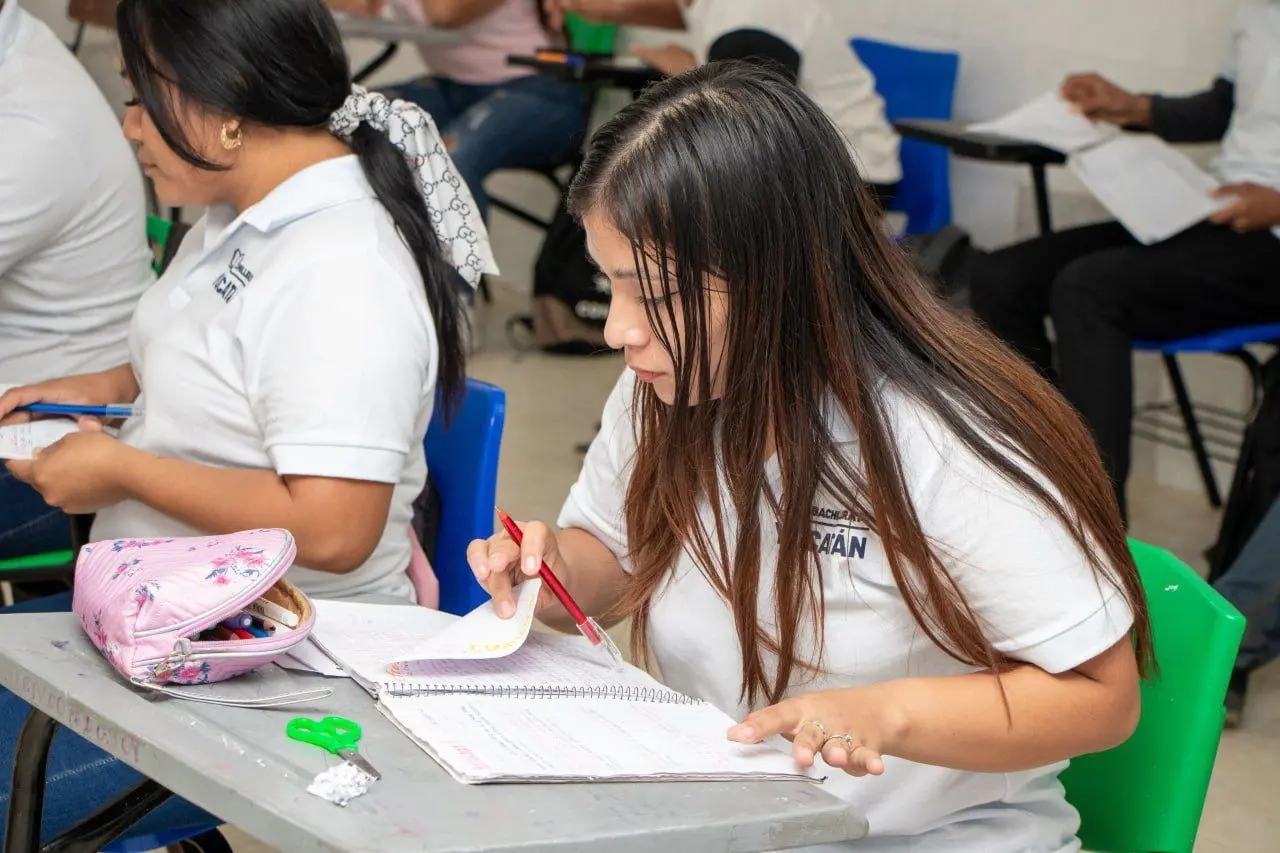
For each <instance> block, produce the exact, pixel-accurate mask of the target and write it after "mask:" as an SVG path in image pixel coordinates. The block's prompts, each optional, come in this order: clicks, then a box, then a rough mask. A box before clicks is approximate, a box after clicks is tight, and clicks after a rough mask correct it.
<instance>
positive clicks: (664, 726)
mask: <svg viewBox="0 0 1280 853" xmlns="http://www.w3.org/2000/svg"><path fill="white" fill-rule="evenodd" d="M379 707H380V709H381V710H383V712H384V713H385V714H387V716H388V717H389V718H390V719H391V721H392V722H394V723H395V724H396V725H397V726H399V727H400V729H401V730H402V731H404V732H405V734H407V735H409V736H410V737H411V738H412V739H413V740H415V741H416V742H417V743H418V744H419V745H420V746H422V747H423V748H424V749H426V751H427V752H428V753H429V754H430V755H431V756H432V757H433V758H435V759H436V760H437V761H438V762H439V763H440V764H441V766H443V767H444V768H445V769H446V770H448V771H449V773H450V774H451V775H452V776H453V777H454V778H455V779H457V780H458V781H460V782H465V783H468V784H478V783H483V782H525V781H539V782H557V781H560V782H567V781H577V780H593V779H614V780H618V779H644V780H660V779H737V778H757V779H797V778H799V779H804V778H814V774H813V773H812V772H809V773H806V772H805V771H803V770H801V768H799V767H797V766H796V764H795V761H794V760H793V759H792V758H791V756H790V755H787V754H785V753H782V752H779V751H778V750H776V749H774V748H773V747H771V746H768V745H764V744H761V745H755V746H746V745H742V744H737V743H734V742H732V741H730V740H728V739H727V738H726V736H725V735H726V733H727V732H728V730H729V727H730V726H732V725H733V724H734V721H733V720H731V719H730V718H729V717H728V716H727V715H726V714H725V713H724V712H722V711H720V710H718V709H716V708H715V707H713V706H711V705H707V704H702V703H699V704H695V705H661V704H657V705H655V704H648V703H643V702H609V701H597V700H590V699H555V700H547V699H507V698H494V697H473V696H433V697H431V698H428V699H421V698H420V699H395V698H384V699H382V700H381V701H380V702H379Z"/></svg>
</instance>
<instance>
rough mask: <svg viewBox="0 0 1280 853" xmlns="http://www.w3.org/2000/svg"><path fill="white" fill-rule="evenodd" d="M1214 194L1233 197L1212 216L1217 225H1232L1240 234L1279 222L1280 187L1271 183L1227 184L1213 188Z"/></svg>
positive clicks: (1210, 219)
mask: <svg viewBox="0 0 1280 853" xmlns="http://www.w3.org/2000/svg"><path fill="white" fill-rule="evenodd" d="M1213 196H1214V197H1215V198H1231V199H1234V201H1233V202H1232V203H1231V204H1229V205H1228V206H1226V207H1224V208H1223V209H1222V210H1219V211H1218V212H1217V213H1215V214H1214V215H1213V216H1210V217H1209V221H1210V222H1212V223H1214V224H1215V225H1226V226H1229V227H1230V228H1231V229H1232V230H1233V231H1236V232H1237V233H1240V234H1247V233H1249V232H1250V231H1262V230H1264V229H1266V228H1272V227H1274V226H1276V225H1280V191H1277V190H1273V189H1271V187H1261V186H1258V185H1257V184H1227V185H1226V186H1221V187H1218V188H1217V189H1216V190H1214V191H1213Z"/></svg>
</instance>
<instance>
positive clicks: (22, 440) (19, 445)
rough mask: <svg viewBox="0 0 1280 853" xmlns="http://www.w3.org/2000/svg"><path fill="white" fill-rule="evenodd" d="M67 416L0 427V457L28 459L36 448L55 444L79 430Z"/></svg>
mask: <svg viewBox="0 0 1280 853" xmlns="http://www.w3.org/2000/svg"><path fill="white" fill-rule="evenodd" d="M79 431H80V428H79V427H78V426H76V422H75V421H73V420H71V419H69V418H47V419H44V420H38V421H28V422H27V423H25V424H10V425H9V426H2V427H0V459H30V458H31V457H32V455H33V454H34V453H35V451H36V450H40V449H42V448H45V447H48V446H49V445H51V444H55V443H56V442H57V441H58V440H59V439H61V438H63V437H64V436H67V435H70V434H71V433H73V432H79Z"/></svg>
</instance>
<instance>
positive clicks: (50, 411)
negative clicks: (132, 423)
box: [14, 403, 141, 420]
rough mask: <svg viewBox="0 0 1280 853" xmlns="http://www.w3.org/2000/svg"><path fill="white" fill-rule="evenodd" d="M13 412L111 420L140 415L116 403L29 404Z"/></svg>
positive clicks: (124, 405)
mask: <svg viewBox="0 0 1280 853" xmlns="http://www.w3.org/2000/svg"><path fill="white" fill-rule="evenodd" d="M14 411H18V412H30V413H31V414H33V415H68V416H70V417H95V418H109V419H111V420H115V419H123V418H131V417H133V416H134V415H136V414H140V413H141V410H135V409H134V408H133V406H130V405H129V404H127V403H116V404H113V405H110V406H73V405H70V404H66V403H30V404H28V405H26V406H18V407H17V408H16V409H15V410H14Z"/></svg>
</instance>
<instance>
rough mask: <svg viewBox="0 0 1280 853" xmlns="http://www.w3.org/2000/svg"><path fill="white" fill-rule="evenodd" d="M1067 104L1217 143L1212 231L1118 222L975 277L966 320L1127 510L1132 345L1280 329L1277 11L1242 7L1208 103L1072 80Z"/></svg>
mask: <svg viewBox="0 0 1280 853" xmlns="http://www.w3.org/2000/svg"><path fill="white" fill-rule="evenodd" d="M1062 96H1063V97H1064V98H1066V99H1067V100H1069V101H1070V102H1072V103H1073V104H1074V105H1076V107H1077V108H1078V109H1079V110H1080V111H1081V112H1082V113H1083V114H1084V115H1086V116H1088V117H1090V118H1093V119H1095V120H1097V121H1101V122H1109V123H1112V124H1116V125H1121V126H1124V127H1127V128H1134V129H1145V130H1149V131H1151V132H1152V133H1154V134H1156V135H1158V136H1160V137H1161V138H1163V139H1165V140H1167V141H1169V142H1210V141H1218V140H1221V142H1222V151H1221V153H1220V154H1219V155H1218V158H1217V160H1216V161H1215V164H1214V172H1215V177H1216V178H1217V179H1218V180H1220V181H1221V182H1222V186H1221V187H1220V188H1219V189H1217V190H1216V191H1214V195H1216V196H1219V197H1220V198H1221V199H1223V203H1224V206H1223V207H1222V208H1221V209H1220V210H1218V211H1217V212H1216V213H1214V214H1213V215H1212V216H1211V217H1210V219H1209V221H1208V222H1203V223H1201V224H1199V225H1195V226H1193V227H1191V228H1190V229H1188V230H1186V231H1184V232H1182V233H1180V234H1177V235H1175V236H1174V237H1171V238H1169V239H1167V240H1165V241H1163V242H1160V243H1157V244H1155V245H1150V246H1147V245H1141V244H1139V242H1138V241H1137V240H1136V239H1135V238H1134V237H1133V236H1132V235H1131V234H1130V233H1129V232H1128V231H1126V230H1125V228H1123V227H1122V226H1121V225H1119V224H1118V223H1115V222H1108V223H1102V224H1099V225H1090V226H1086V227H1084V228H1074V229H1071V230H1068V231H1061V232H1058V233H1055V234H1047V235H1044V236H1041V237H1038V238H1036V239H1033V240H1030V241H1027V242H1025V243H1020V244H1018V245H1015V246H1012V247H1010V248H1007V249H1004V250H1002V251H999V252H995V253H993V254H992V255H990V256H988V257H987V258H985V259H982V260H981V261H980V262H979V263H978V264H977V265H976V267H975V270H974V273H973V280H972V302H973V308H974V310H975V311H976V313H977V314H978V316H979V317H981V318H982V319H983V320H984V321H985V322H986V323H987V325H988V326H989V327H990V328H991V330H992V331H994V332H995V333H996V334H997V335H999V336H1000V337H1001V338H1002V339H1004V340H1005V342H1006V343H1008V344H1009V345H1010V346H1011V347H1013V348H1014V349H1015V350H1016V351H1017V352H1018V353H1019V354H1021V355H1022V356H1023V357H1025V358H1026V359H1027V360H1029V361H1030V362H1032V363H1033V364H1034V365H1036V367H1037V368H1039V369H1040V371H1041V372H1042V373H1043V374H1044V375H1046V376H1049V377H1052V378H1055V379H1056V381H1057V382H1058V385H1059V387H1060V388H1061V389H1062V392H1063V393H1064V394H1065V395H1066V397H1067V399H1068V400H1070V401H1071V403H1072V404H1073V405H1074V406H1075V407H1076V409H1077V410H1079V412H1080V413H1081V414H1082V415H1083V416H1084V418H1085V420H1086V421H1087V422H1088V424H1089V426H1090V427H1091V429H1092V430H1093V433H1094V436H1095V438H1096V440H1097V442H1098V447H1099V450H1100V451H1101V453H1102V459H1103V462H1104V464H1105V465H1106V466H1107V470H1108V472H1109V473H1110V475H1111V479H1112V482H1113V484H1114V487H1115V492H1116V496H1117V499H1118V500H1119V501H1120V504H1121V507H1122V508H1123V506H1124V485H1125V481H1126V479H1127V477H1128V473H1129V453H1130V450H1129V445H1130V438H1131V433H1132V426H1131V418H1132V409H1133V378H1132V366H1131V357H1130V348H1131V346H1132V342H1133V341H1134V340H1147V341H1162V340H1172V339H1176V338H1181V337H1187V336H1190V335H1196V334H1202V333H1206V332H1212V331H1215V330H1218V329H1223V328H1229V327H1232V326H1243V325H1250V324H1255V323H1271V322H1277V321H1280V286H1278V283H1280V237H1278V236H1277V235H1278V234H1280V2H1276V0H1242V2H1241V3H1240V5H1239V8H1238V11H1237V14H1236V21H1235V26H1234V30H1233V34H1232V43H1231V49H1230V51H1229V53H1228V56H1227V63H1226V67H1225V69H1224V71H1223V73H1222V75H1221V76H1220V77H1219V78H1218V79H1217V80H1215V81H1214V83H1213V85H1212V86H1211V87H1210V88H1209V89H1207V90H1205V91H1204V92H1201V93H1199V94H1195V95H1190V96H1187V97H1165V96H1160V95H1144V94H1135V93H1131V92H1128V91H1126V90H1125V89H1123V88H1121V87H1120V86H1118V85H1116V84H1115V83H1113V82H1111V81H1109V80H1106V79H1104V78H1103V77H1101V76H1099V75H1097V74H1079V75H1074V76H1072V77H1069V78H1068V79H1067V80H1066V81H1065V82H1064V83H1063V85H1062ZM1046 317H1047V318H1050V319H1052V321H1053V328H1054V332H1055V338H1056V349H1055V348H1053V347H1051V346H1050V343H1049V337H1048V334H1047V332H1046V328H1045V319H1046Z"/></svg>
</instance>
